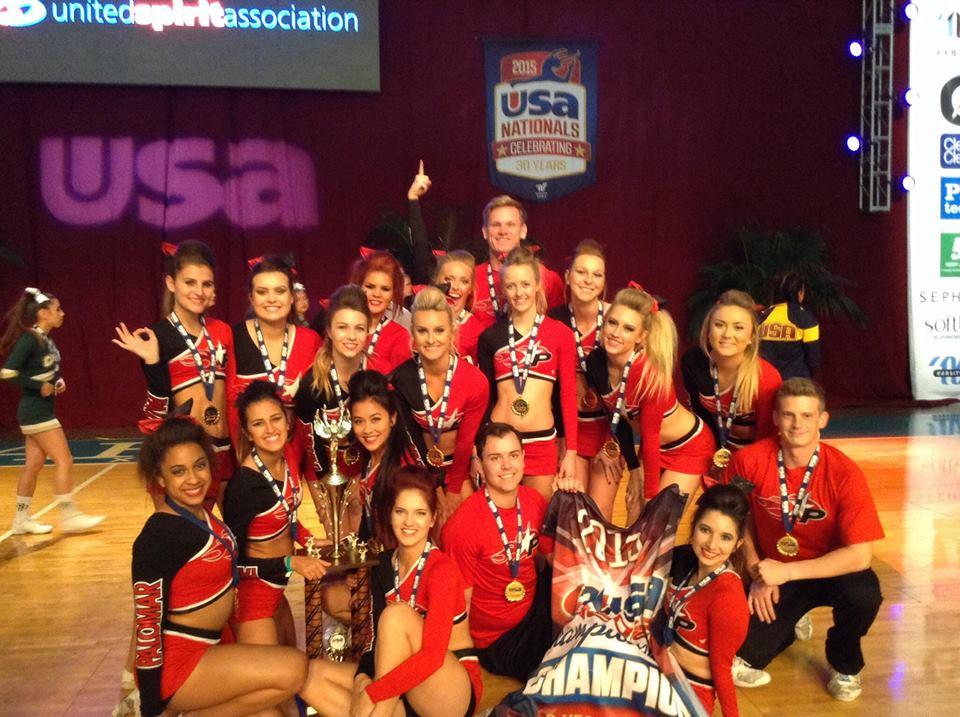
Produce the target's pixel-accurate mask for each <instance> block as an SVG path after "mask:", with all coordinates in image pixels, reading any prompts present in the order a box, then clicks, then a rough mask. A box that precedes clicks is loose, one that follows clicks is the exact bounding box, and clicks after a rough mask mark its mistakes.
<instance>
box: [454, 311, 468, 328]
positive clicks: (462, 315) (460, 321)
mask: <svg viewBox="0 0 960 717" xmlns="http://www.w3.org/2000/svg"><path fill="white" fill-rule="evenodd" d="M469 316H471V314H469V313H467V310H466V309H460V313H459V314H458V315H457V325H458V326H463V324H464V323H465V322H466V320H467V318H468V317H469Z"/></svg>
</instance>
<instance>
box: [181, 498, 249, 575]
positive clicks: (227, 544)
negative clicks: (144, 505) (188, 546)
mask: <svg viewBox="0 0 960 717" xmlns="http://www.w3.org/2000/svg"><path fill="white" fill-rule="evenodd" d="M165 500H166V503H167V505H168V506H170V508H171V509H173V512H174V513H176V514H177V515H179V516H180V517H181V518H184V519H186V520H188V521H189V522H191V523H193V524H194V525H195V526H197V527H198V528H200V530H202V531H203V532H204V533H206V534H207V535H210V536H212V537H213V539H214V540H216V541H217V542H218V543H220V545H222V546H223V549H224V550H226V551H227V553H228V554H229V555H230V563H231V566H230V567H231V568H232V569H233V585H234V587H236V586H237V585H238V584H239V583H240V566H239V565H238V564H237V558H238V557H239V554H240V551H239V549H238V548H237V538H236V536H235V535H234V534H233V531H231V530H230V528H228V527H227V526H226V524H225V523H223V522H221V521H219V520H217V519H216V518H215V517H214V516H213V515H212V514H211V513H207V515H208V516H210V520H212V521H214V522H215V523H216V524H217V525H219V526H220V527H221V528H223V530H224V532H225V533H226V534H227V535H228V536H230V540H227V539H226V538H223V537H221V536H220V535H219V534H217V533H216V532H214V530H213V528H211V527H210V526H209V525H207V523H206V521H203V520H200V519H199V518H198V517H197V516H195V515H194V514H193V513H191V512H190V511H189V510H187V509H186V508H184V507H183V506H180V505H178V504H176V503H174V502H173V501H172V500H170V496H167V497H166V499H165Z"/></svg>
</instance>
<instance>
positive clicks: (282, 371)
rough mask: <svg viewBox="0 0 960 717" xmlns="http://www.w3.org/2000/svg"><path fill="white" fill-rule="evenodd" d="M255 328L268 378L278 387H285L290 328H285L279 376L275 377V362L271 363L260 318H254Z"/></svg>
mask: <svg viewBox="0 0 960 717" xmlns="http://www.w3.org/2000/svg"><path fill="white" fill-rule="evenodd" d="M253 330H254V333H256V335H257V345H258V346H259V347H260V358H262V359H263V368H264V370H265V371H266V372H267V379H268V380H269V381H270V382H271V383H273V384H275V385H276V386H277V388H279V389H283V381H284V379H285V378H286V376H287V356H289V351H290V329H288V328H287V327H284V329H283V347H282V348H281V349H280V368H279V370H278V373H277V378H276V380H274V378H273V364H272V363H270V355H269V354H268V353H267V342H266V341H264V340H263V332H262V331H260V320H259V319H257V318H254V319H253Z"/></svg>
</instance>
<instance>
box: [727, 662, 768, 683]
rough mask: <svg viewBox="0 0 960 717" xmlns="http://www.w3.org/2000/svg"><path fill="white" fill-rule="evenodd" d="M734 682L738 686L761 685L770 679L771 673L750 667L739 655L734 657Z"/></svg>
mask: <svg viewBox="0 0 960 717" xmlns="http://www.w3.org/2000/svg"><path fill="white" fill-rule="evenodd" d="M730 672H731V673H733V684H735V685H736V686H737V687H761V686H763V685H765V684H767V683H768V682H769V681H770V673H769V672H766V671H765V670H758V669H757V668H755V667H750V665H749V664H747V663H746V662H744V661H743V660H742V659H740V658H739V657H734V658H733V667H732V668H731V670H730Z"/></svg>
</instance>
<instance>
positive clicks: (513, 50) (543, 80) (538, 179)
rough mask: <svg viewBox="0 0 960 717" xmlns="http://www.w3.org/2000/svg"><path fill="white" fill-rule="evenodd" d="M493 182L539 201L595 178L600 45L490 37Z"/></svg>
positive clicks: (487, 54)
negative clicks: (493, 38) (598, 48)
mask: <svg viewBox="0 0 960 717" xmlns="http://www.w3.org/2000/svg"><path fill="white" fill-rule="evenodd" d="M484 66H485V75H486V90H487V163H488V165H489V167H490V182H491V183H492V184H494V185H495V186H497V187H500V188H501V189H503V190H504V191H506V192H507V193H508V194H511V195H513V196H515V197H520V198H523V199H530V200H533V201H537V202H546V201H549V200H551V199H558V198H559V197H563V196H565V195H567V194H570V193H572V192H575V191H577V190H578V189H582V188H583V187H588V186H590V185H591V184H593V182H594V180H595V179H596V149H597V45H596V42H593V41H572V42H561V41H554V40H489V39H488V40H484Z"/></svg>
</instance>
